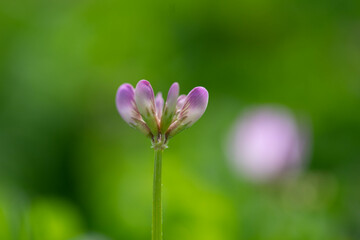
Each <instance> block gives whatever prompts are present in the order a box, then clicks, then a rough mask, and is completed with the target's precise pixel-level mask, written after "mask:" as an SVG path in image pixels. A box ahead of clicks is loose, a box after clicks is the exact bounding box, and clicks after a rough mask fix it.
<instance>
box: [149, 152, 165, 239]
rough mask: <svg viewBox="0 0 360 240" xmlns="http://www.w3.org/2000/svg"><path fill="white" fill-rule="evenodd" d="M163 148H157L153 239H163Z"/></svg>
mask: <svg viewBox="0 0 360 240" xmlns="http://www.w3.org/2000/svg"><path fill="white" fill-rule="evenodd" d="M162 151H163V150H162V149H155V161H154V183H153V184H154V185H153V217H152V240H162V203H161V185H162V184H161V169H162Z"/></svg>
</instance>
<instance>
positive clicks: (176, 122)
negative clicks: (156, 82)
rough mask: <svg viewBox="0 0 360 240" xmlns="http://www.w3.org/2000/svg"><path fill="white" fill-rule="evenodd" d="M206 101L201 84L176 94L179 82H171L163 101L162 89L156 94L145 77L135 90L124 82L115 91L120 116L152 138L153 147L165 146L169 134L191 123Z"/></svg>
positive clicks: (198, 114)
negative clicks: (188, 90)
mask: <svg viewBox="0 0 360 240" xmlns="http://www.w3.org/2000/svg"><path fill="white" fill-rule="evenodd" d="M208 100H209V94H208V91H207V90H206V89H205V88H203V87H196V88H194V89H192V90H191V91H190V93H189V94H188V95H180V96H179V84H178V83H173V84H172V85H171V87H170V89H169V93H168V96H167V99H166V102H165V103H164V99H163V97H162V94H161V92H159V93H158V94H157V95H156V97H155V96H154V91H153V89H152V87H151V84H150V83H149V82H148V81H146V80H141V81H139V82H138V84H137V85H136V88H135V89H134V88H133V86H132V85H131V84H128V83H124V84H122V85H121V86H120V87H119V89H118V91H117V94H116V106H117V109H118V111H119V113H120V115H121V117H122V118H123V119H124V120H125V121H126V122H127V123H128V124H129V125H130V126H132V127H133V128H136V129H138V130H140V131H141V132H142V133H144V134H145V135H146V136H148V137H149V138H151V140H152V143H153V146H154V147H155V148H166V144H167V142H168V140H169V139H170V138H171V137H173V136H174V135H176V134H178V133H179V132H181V131H183V130H185V129H186V128H189V127H190V126H192V125H193V124H194V123H195V122H196V121H197V120H198V119H199V118H200V117H201V116H202V115H203V113H204V112H205V110H206V107H207V104H208Z"/></svg>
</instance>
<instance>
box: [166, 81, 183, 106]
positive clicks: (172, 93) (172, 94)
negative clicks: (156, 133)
mask: <svg viewBox="0 0 360 240" xmlns="http://www.w3.org/2000/svg"><path fill="white" fill-rule="evenodd" d="M179 90H180V88H179V84H178V83H177V82H175V83H173V84H172V85H171V87H170V89H169V93H168V96H167V99H166V105H167V107H168V108H169V111H171V110H173V111H175V107H176V103H177V99H178V97H179Z"/></svg>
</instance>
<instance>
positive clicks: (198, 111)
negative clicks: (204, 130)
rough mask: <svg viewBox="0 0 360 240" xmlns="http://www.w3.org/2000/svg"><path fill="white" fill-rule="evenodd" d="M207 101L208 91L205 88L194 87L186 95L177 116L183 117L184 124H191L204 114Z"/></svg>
mask: <svg viewBox="0 0 360 240" xmlns="http://www.w3.org/2000/svg"><path fill="white" fill-rule="evenodd" d="M208 101H209V93H208V91H207V90H206V89H205V88H203V87H196V88H194V89H193V90H191V91H190V93H189V94H188V95H187V97H186V99H185V103H184V106H183V107H182V109H181V111H180V117H179V118H180V119H184V124H186V125H188V126H191V125H192V124H194V123H195V122H196V121H197V120H198V119H199V118H200V117H201V116H202V115H203V114H204V112H205V110H206V107H207V104H208Z"/></svg>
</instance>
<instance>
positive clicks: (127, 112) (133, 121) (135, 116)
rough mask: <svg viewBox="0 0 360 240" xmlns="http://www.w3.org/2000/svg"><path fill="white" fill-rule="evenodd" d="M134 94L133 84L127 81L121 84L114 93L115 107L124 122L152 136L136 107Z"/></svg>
mask: <svg viewBox="0 0 360 240" xmlns="http://www.w3.org/2000/svg"><path fill="white" fill-rule="evenodd" d="M134 96H135V92H134V88H133V86H132V85H130V84H128V83H124V84H122V85H121V86H120V87H119V88H118V91H117V93H116V99H115V102H116V107H117V109H118V111H119V113H120V116H121V117H122V118H123V119H124V120H125V122H127V123H128V124H129V125H130V126H132V127H134V128H136V129H138V130H140V131H141V132H142V133H144V134H145V135H147V136H149V137H150V138H152V134H151V132H150V129H149V128H148V127H147V125H146V123H145V122H144V121H143V119H142V118H141V115H140V113H139V111H138V110H137V108H136V104H135V98H134Z"/></svg>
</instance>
